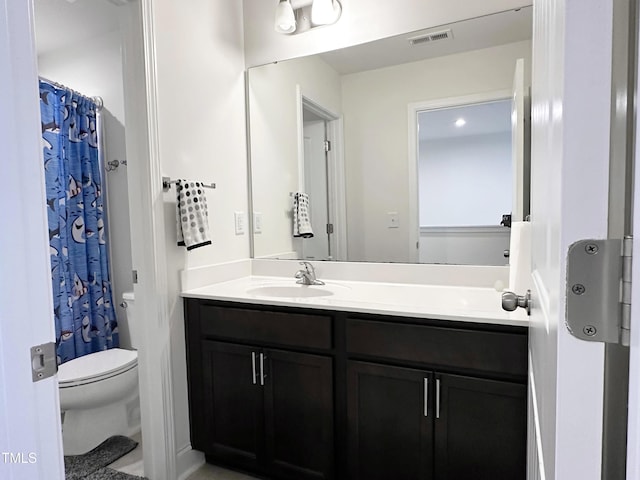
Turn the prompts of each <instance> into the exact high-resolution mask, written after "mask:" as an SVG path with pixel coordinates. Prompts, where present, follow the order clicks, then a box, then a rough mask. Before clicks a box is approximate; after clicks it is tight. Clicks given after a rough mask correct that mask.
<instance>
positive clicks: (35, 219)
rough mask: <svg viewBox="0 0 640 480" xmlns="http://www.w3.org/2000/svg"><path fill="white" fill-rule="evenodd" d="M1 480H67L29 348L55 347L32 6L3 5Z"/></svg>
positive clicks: (54, 395) (47, 393)
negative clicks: (32, 372)
mask: <svg viewBox="0 0 640 480" xmlns="http://www.w3.org/2000/svg"><path fill="white" fill-rule="evenodd" d="M0 32H3V34H2V35H0V65H2V68H0V105H2V108H1V109H0V145H2V154H1V156H0V159H1V160H0V165H1V167H2V176H3V178H4V181H3V182H2V188H0V202H1V204H2V205H3V213H2V216H1V218H2V225H3V226H2V232H1V233H0V323H1V325H2V335H0V478H2V479H3V480H5V479H7V480H19V479H25V480H58V479H60V480H62V479H64V465H63V462H62V437H61V430H60V406H59V399H58V380H57V376H53V377H51V378H48V379H45V380H41V381H39V382H37V383H33V382H32V378H31V358H30V353H29V352H30V347H31V346H33V345H37V344H42V343H46V342H52V341H54V339H55V334H54V321H53V312H52V305H53V301H52V293H51V273H50V271H49V268H50V267H49V243H48V239H49V237H48V236H47V234H48V231H47V219H46V215H45V207H46V202H45V195H44V175H43V173H44V172H43V168H42V150H41V137H40V113H39V110H38V100H39V96H38V87H37V86H38V83H37V77H38V74H37V67H36V54H35V45H34V43H35V42H34V33H33V6H32V3H31V2H30V1H13V0H0Z"/></svg>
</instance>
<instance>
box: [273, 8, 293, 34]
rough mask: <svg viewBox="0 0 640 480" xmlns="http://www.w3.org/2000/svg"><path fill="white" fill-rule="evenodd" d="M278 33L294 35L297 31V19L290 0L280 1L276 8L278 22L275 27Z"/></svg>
mask: <svg viewBox="0 0 640 480" xmlns="http://www.w3.org/2000/svg"><path fill="white" fill-rule="evenodd" d="M274 28H275V30H276V32H278V33H292V32H295V31H296V17H295V15H294V14H293V7H292V6H291V2H290V1H289V0H280V3H278V6H277V7H276V21H275V26H274Z"/></svg>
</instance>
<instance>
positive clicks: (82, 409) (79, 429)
mask: <svg viewBox="0 0 640 480" xmlns="http://www.w3.org/2000/svg"><path fill="white" fill-rule="evenodd" d="M123 298H124V300H125V302H126V303H127V306H128V308H127V321H131V319H132V313H133V294H132V293H129V294H127V293H125V294H124V295H123ZM133 342H134V338H133V336H132V343H133ZM58 382H59V392H60V410H61V411H62V441H63V445H64V454H65V455H79V454H82V453H86V452H88V451H89V450H91V449H93V448H95V447H96V446H98V445H99V444H100V443H102V442H103V441H105V440H106V439H107V438H109V437H111V436H113V435H126V436H131V435H135V434H136V433H137V432H139V431H140V400H139V395H138V352H137V351H135V350H125V349H122V348H112V349H110V350H104V351H101V352H96V353H92V354H89V355H85V356H82V357H78V358H75V359H73V360H71V361H69V362H66V363H63V364H62V365H60V367H59V369H58Z"/></svg>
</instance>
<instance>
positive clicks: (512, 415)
mask: <svg viewBox="0 0 640 480" xmlns="http://www.w3.org/2000/svg"><path fill="white" fill-rule="evenodd" d="M437 381H439V388H438V390H439V394H440V398H439V399H438V398H436V402H437V405H439V412H436V417H437V418H436V420H435V437H436V456H435V466H436V478H437V479H438V480H457V479H460V478H473V479H474V480H495V479H498V478H505V479H506V478H508V479H510V480H518V479H522V480H524V479H525V478H526V453H527V445H526V439H527V404H526V393H527V389H526V386H525V385H520V384H514V383H507V382H499V381H494V380H484V379H479V378H470V377H463V376H458V375H437Z"/></svg>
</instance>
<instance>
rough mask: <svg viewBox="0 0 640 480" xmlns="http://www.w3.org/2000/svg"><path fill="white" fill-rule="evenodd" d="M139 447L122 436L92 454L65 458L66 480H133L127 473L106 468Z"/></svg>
mask: <svg viewBox="0 0 640 480" xmlns="http://www.w3.org/2000/svg"><path fill="white" fill-rule="evenodd" d="M137 446H138V442H136V441H134V440H131V439H130V438H128V437H123V436H120V435H116V436H113V437H111V438H108V439H107V440H105V441H104V442H102V443H101V444H100V445H98V446H97V447H96V448H94V449H93V450H91V451H90V452H87V453H84V454H82V455H69V456H65V457H64V469H65V473H66V475H65V477H66V480H89V479H91V480H133V479H138V478H142V477H134V476H133V475H127V474H126V473H122V472H117V471H115V470H112V469H110V468H104V467H106V466H107V465H109V464H111V463H113V462H115V461H116V460H117V459H119V458H120V457H122V456H123V455H126V454H127V453H129V452H130V451H131V450H133V449H134V448H136V447H137Z"/></svg>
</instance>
